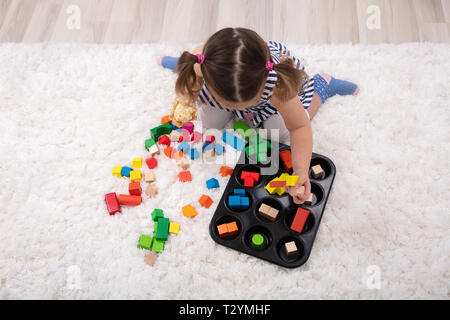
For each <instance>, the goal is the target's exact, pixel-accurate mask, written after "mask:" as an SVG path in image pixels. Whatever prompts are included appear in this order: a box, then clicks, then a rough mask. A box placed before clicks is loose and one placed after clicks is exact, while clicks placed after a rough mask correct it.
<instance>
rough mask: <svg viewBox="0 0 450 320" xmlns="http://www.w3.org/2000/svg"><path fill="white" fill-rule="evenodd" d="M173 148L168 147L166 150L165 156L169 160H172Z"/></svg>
mask: <svg viewBox="0 0 450 320" xmlns="http://www.w3.org/2000/svg"><path fill="white" fill-rule="evenodd" d="M172 152H173V147H167V148H165V149H164V154H165V155H166V157H167V158H169V159H172Z"/></svg>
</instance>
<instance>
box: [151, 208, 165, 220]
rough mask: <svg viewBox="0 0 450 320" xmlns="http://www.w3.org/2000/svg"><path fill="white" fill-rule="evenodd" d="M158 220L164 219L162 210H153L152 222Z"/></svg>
mask: <svg viewBox="0 0 450 320" xmlns="http://www.w3.org/2000/svg"><path fill="white" fill-rule="evenodd" d="M159 218H164V211H163V210H162V209H153V211H152V220H153V221H158V219H159Z"/></svg>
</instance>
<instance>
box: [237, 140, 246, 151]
mask: <svg viewBox="0 0 450 320" xmlns="http://www.w3.org/2000/svg"><path fill="white" fill-rule="evenodd" d="M234 148H235V149H236V150H238V151H242V150H244V148H245V141H244V140H242V139H240V138H238V137H236V136H234Z"/></svg>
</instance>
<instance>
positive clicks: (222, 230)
mask: <svg viewBox="0 0 450 320" xmlns="http://www.w3.org/2000/svg"><path fill="white" fill-rule="evenodd" d="M217 232H219V237H221V238H225V237H228V227H227V224H226V223H224V224H221V225H218V226H217Z"/></svg>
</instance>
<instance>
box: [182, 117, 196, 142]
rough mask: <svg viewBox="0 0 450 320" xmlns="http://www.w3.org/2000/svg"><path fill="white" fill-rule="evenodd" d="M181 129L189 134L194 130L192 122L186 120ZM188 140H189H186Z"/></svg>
mask: <svg viewBox="0 0 450 320" xmlns="http://www.w3.org/2000/svg"><path fill="white" fill-rule="evenodd" d="M182 128H183V130H186V131H188V132H189V134H191V133H192V131H194V123H192V122H190V121H189V122H186V123H185V124H183V127H182ZM188 141H189V140H188Z"/></svg>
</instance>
